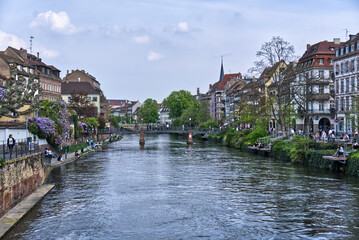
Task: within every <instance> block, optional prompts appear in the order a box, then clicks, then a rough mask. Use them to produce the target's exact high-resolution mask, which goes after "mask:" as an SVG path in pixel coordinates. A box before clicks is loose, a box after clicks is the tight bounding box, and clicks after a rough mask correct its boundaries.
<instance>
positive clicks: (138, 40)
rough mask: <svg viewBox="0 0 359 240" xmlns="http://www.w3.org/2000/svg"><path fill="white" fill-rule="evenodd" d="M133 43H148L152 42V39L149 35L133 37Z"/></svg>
mask: <svg viewBox="0 0 359 240" xmlns="http://www.w3.org/2000/svg"><path fill="white" fill-rule="evenodd" d="M132 41H134V42H135V43H148V42H149V41H150V38H149V37H148V36H147V35H143V36H138V37H133V38H132Z"/></svg>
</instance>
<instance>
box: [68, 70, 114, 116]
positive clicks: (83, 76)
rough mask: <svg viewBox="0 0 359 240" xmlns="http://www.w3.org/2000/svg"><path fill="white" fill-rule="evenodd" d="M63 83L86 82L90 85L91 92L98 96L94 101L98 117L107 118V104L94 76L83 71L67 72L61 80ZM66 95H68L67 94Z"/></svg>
mask: <svg viewBox="0 0 359 240" xmlns="http://www.w3.org/2000/svg"><path fill="white" fill-rule="evenodd" d="M63 82H64V83H76V82H86V83H88V84H90V85H91V88H92V89H93V92H97V93H98V94H99V97H98V99H96V101H97V102H96V106H99V115H100V116H104V117H105V118H107V115H108V114H109V104H108V102H107V99H106V97H105V95H104V94H103V92H102V90H101V84H100V82H99V81H98V80H97V79H96V78H95V77H94V76H92V75H91V74H89V73H87V72H85V70H78V69H77V70H71V72H70V71H67V74H66V76H65V77H64V78H63ZM69 86H71V85H69ZM84 86H85V85H84ZM86 89H87V90H88V89H89V88H88V87H86ZM80 90H81V89H80ZM66 92H67V91H66ZM66 94H68V92H67V93H66ZM93 102H94V101H93Z"/></svg>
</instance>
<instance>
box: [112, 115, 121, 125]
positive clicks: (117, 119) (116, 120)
mask: <svg viewBox="0 0 359 240" xmlns="http://www.w3.org/2000/svg"><path fill="white" fill-rule="evenodd" d="M109 121H110V123H111V126H112V127H114V128H119V127H120V125H119V124H118V122H119V118H118V117H116V116H114V115H111V116H110V117H109Z"/></svg>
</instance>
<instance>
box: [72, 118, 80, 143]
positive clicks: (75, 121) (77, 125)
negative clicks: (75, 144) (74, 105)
mask: <svg viewBox="0 0 359 240" xmlns="http://www.w3.org/2000/svg"><path fill="white" fill-rule="evenodd" d="M72 121H73V122H74V130H75V133H74V137H75V138H78V137H79V132H80V130H79V117H78V116H77V115H72Z"/></svg>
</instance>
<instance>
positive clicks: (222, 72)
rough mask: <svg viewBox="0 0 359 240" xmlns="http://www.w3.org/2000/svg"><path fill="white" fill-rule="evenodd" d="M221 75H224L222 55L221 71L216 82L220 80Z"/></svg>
mask: <svg viewBox="0 0 359 240" xmlns="http://www.w3.org/2000/svg"><path fill="white" fill-rule="evenodd" d="M223 77H224V71H223V56H221V73H220V74H219V81H218V82H220V81H222V79H223Z"/></svg>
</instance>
